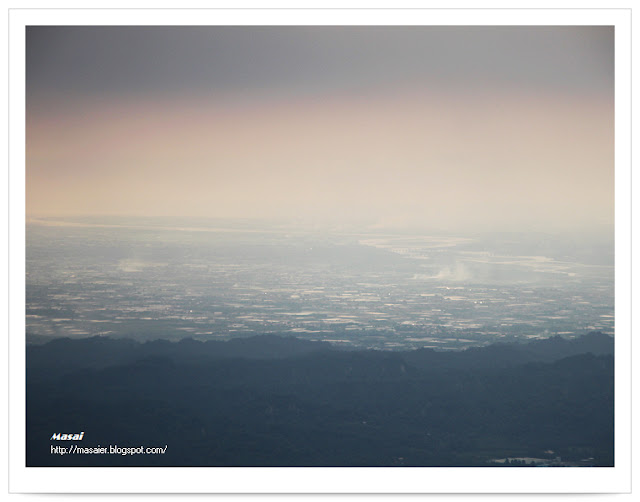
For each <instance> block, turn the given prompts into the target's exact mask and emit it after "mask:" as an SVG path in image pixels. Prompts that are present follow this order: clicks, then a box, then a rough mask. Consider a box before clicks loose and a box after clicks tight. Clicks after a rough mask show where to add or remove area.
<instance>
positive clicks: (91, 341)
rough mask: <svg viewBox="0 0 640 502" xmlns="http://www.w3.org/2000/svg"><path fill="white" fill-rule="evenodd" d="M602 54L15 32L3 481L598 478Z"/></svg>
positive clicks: (94, 31) (603, 233) (468, 31)
mask: <svg viewBox="0 0 640 502" xmlns="http://www.w3.org/2000/svg"><path fill="white" fill-rule="evenodd" d="M613 43H614V29H613V27H610V26H522V27H517V26H496V27H492V26H458V27H456V26H437V27H428V26H422V27H421V26H406V27H405V26H308V27H304V26H208V27H207V26H197V27H196V26H183V27H171V26H121V27H114V26H100V27H98V26H95V27H91V26H66V27H65V26H29V27H27V31H26V84H27V85H26V105H27V106H26V137H27V141H26V147H27V148H26V171H25V179H26V277H25V282H26V309H25V310H26V311H25V315H26V332H25V334H24V335H25V342H26V352H27V358H26V368H27V372H26V386H27V387H26V388H27V393H26V395H27V402H26V410H27V411H26V417H27V419H26V431H27V438H26V448H27V449H26V453H27V455H26V462H27V466H67V467H69V466H218V467H228V466H281V467H282V466H284V467H286V466H335V467H345V466H364V467H367V466H383V467H402V466H420V467H438V466H450V467H463V466H475V467H478V466H483V467H496V468H503V467H509V466H558V467H560V466H562V467H599V466H613V465H614V451H613V445H614V441H613V439H614V430H613V411H614V401H613V396H614V382H613V370H614V357H613V356H614V336H615V302H614V272H615V269H614V251H615V249H614V205H615V204H614V202H615V200H614V155H613V154H614V129H613V123H614V122H613V119H614V115H613V104H614V100H613V87H614V85H613V84H614V81H613V55H614V50H613V48H614V44H613ZM62 436H64V437H62ZM177 438H179V439H177ZM113 445H118V446H119V447H121V448H134V447H135V448H138V447H140V448H142V449H144V448H145V447H153V449H154V450H153V451H154V454H149V455H138V454H133V453H131V452H130V453H131V454H120V453H119V454H109V453H108V452H105V451H102V450H101V448H102V449H104V448H106V447H108V446H113Z"/></svg>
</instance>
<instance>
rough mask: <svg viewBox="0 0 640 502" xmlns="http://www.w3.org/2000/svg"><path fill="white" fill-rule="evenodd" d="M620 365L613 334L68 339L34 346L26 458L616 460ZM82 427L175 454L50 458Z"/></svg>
mask: <svg viewBox="0 0 640 502" xmlns="http://www.w3.org/2000/svg"><path fill="white" fill-rule="evenodd" d="M613 367H614V365H613V339H612V338H611V337H609V336H607V335H604V334H602V333H590V334H588V335H585V336H583V337H581V338H577V339H573V340H564V339H562V338H559V337H556V338H551V339H547V340H540V341H536V342H531V343H527V344H496V345H491V346H487V347H483V348H475V349H468V350H465V351H460V352H438V351H434V350H429V349H420V350H415V351H405V352H384V351H356V350H352V351H345V350H340V349H337V348H336V347H334V346H331V345H329V344H327V343H322V342H311V341H304V340H299V339H295V338H280V337H276V336H266V335H265V336H258V337H253V338H247V339H236V340H231V341H228V342H214V341H211V342H199V341H194V340H189V339H187V340H183V341H181V342H177V343H173V342H165V341H155V342H146V343H137V342H133V341H131V340H122V339H108V338H88V339H78V340H71V339H59V340H54V341H52V342H49V343H47V344H45V345H39V346H29V347H27V464H28V465H32V466H38V465H66V466H71V465H73V466H83V465H122V466H127V465H169V466H181V465H185V466H192V465H193V466H196V465H200V466H204V465H206V466H395V465H414V466H477V465H499V464H495V463H491V460H492V459H495V458H504V457H536V458H554V459H556V462H560V461H558V460H557V458H561V459H562V460H561V462H563V465H583V464H584V465H586V464H588V465H612V464H613ZM76 430H77V431H84V432H85V435H84V439H83V444H82V446H83V447H89V446H96V445H97V444H101V445H109V444H118V445H119V446H124V447H126V446H137V445H147V446H164V445H167V451H166V453H165V454H163V455H138V456H118V455H64V456H62V455H56V454H51V451H50V447H51V445H53V444H57V443H56V442H55V441H50V437H51V435H52V434H53V433H55V432H63V433H64V432H74V431H76ZM581 462H582V463H581Z"/></svg>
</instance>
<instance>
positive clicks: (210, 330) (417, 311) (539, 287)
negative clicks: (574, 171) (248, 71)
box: [26, 218, 615, 350]
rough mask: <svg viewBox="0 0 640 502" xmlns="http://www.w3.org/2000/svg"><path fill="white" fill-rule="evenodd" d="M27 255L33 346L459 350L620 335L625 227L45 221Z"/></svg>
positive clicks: (33, 224)
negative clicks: (89, 343) (463, 229)
mask: <svg viewBox="0 0 640 502" xmlns="http://www.w3.org/2000/svg"><path fill="white" fill-rule="evenodd" d="M26 257H27V263H26V267H27V268H26V269H27V275H26V332H27V343H43V342H46V341H48V340H50V339H52V338H57V337H71V338H79V337H90V336H96V335H100V336H109V337H118V338H120V337H128V338H133V339H136V340H140V341H142V340H152V339H158V338H163V339H168V340H178V339H181V338H185V337H191V338H194V339H199V340H211V339H219V340H225V339H231V338H235V337H246V336H254V335H257V334H267V333H269V334H279V335H287V336H295V337H298V338H304V339H309V340H324V341H328V342H331V343H334V344H339V345H341V346H345V347H354V348H373V349H389V350H406V349H412V348H421V347H429V348H436V349H441V350H454V349H464V348H467V347H471V346H482V345H487V344H490V343H495V342H497V341H519V340H521V341H527V340H530V339H536V338H547V337H550V336H555V335H560V336H562V337H566V338H574V337H576V336H580V335H582V334H585V333H587V332H589V331H594V330H595V331H602V332H603V333H607V334H610V335H613V334H614V320H615V318H614V273H613V271H614V267H613V238H612V236H611V239H610V240H608V239H607V238H604V237H594V236H590V237H585V236H582V237H575V236H565V235H544V234H531V233H495V234H489V233H484V234H477V235H463V236H460V235H453V234H451V235H445V234H430V233H427V232H422V233H417V232H411V233H409V232H406V231H405V232H395V233H393V232H388V231H382V230H379V229H366V228H365V229H364V230H362V229H359V230H345V229H338V230H336V229H320V230H317V229H316V230H314V231H310V230H308V229H306V228H305V227H302V226H296V225H282V224H280V225H277V224H271V225H269V226H265V225H264V224H260V225H258V223H255V222H250V221H249V222H247V221H240V222H237V221H201V220H198V221H184V220H180V221H169V222H167V221H161V220H158V219H140V218H138V219H132V218H111V219H104V218H103V219H97V218H85V219H77V218H76V219H73V220H72V219H66V220H60V219H39V220H31V221H29V222H28V224H27V248H26Z"/></svg>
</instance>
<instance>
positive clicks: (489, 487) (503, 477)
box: [8, 9, 631, 493]
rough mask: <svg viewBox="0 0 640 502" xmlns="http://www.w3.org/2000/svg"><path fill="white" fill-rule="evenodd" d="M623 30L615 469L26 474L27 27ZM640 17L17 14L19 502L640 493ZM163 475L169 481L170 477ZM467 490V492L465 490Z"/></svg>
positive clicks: (12, 230)
mask: <svg viewBox="0 0 640 502" xmlns="http://www.w3.org/2000/svg"><path fill="white" fill-rule="evenodd" d="M30 25H89V26H93V25H95V26H98V25H165V26H169V25H172V26H173V25H212V26H215V25H256V26H257V25H283V26H284V25H426V26H427V25H459V26H461V25H462V26H476V25H496V26H497V25H515V26H518V25H523V26H524V25H606V26H615V194H616V199H615V225H616V250H615V265H616V269H615V324H616V326H615V333H616V335H615V336H616V343H615V383H616V387H615V467H611V468H608V467H601V468H591V469H588V468H565V469H530V468H510V469H501V468H498V467H496V468H491V467H487V468H469V467H463V468H434V467H424V468H303V467H295V468H230V467H211V468H192V467H182V468H169V467H156V468H128V467H117V468H99V467H92V468H64V467H60V468H36V467H29V468H27V467H26V466H25V316H24V312H25V247H24V243H25V27H26V26H30ZM630 124H631V11H630V9H513V10H511V9H486V10H481V9H451V10H448V9H397V10H396V9H384V10H378V9H371V10H368V9H299V10H298V9H273V10H269V9H221V10H218V9H210V10H200V9H189V10H180V9H178V10H176V9H88V10H83V9H59V10H56V9H12V10H11V11H10V13H9V148H10V150H9V193H10V200H9V225H10V226H9V238H10V240H9V260H10V263H9V265H10V267H9V286H10V294H9V333H10V336H9V353H8V356H9V361H10V365H9V379H10V381H9V384H10V388H9V390H10V392H9V410H10V411H9V426H10V434H9V483H10V484H9V488H10V492H13V493H60V492H64V493H628V492H630V490H631V129H630ZM158 469H160V471H159V472H158ZM461 479H464V484H462V483H461V482H460V480H461Z"/></svg>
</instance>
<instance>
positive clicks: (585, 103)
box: [26, 26, 614, 229]
mask: <svg viewBox="0 0 640 502" xmlns="http://www.w3.org/2000/svg"><path fill="white" fill-rule="evenodd" d="M613 56H614V31H613V28H612V27H277V26H274V27H29V28H27V61H26V68H27V166H26V179H27V214H28V215H30V216H37V215H42V216H51V215H88V214H101V215H102V214H113V215H149V216H162V215H166V216H211V217H243V218H246V217H261V218H262V217H268V218H271V217H274V218H294V219H297V218H303V219H308V220H310V221H328V222H341V221H344V222H355V221H362V222H366V223H368V224H373V225H377V226H381V227H384V226H400V227H402V226H405V225H418V226H423V227H434V228H480V227H482V228H495V229H502V228H521V229H525V228H533V227H536V228H549V227H552V228H554V229H558V228H574V227H579V226H588V225H592V224H601V223H604V224H609V223H613V208H614V156H613V154H614V131H613V125H614V122H613V84H614V82H613V60H614V58H613Z"/></svg>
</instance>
